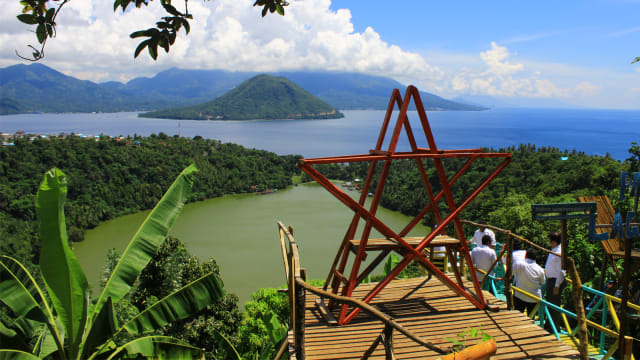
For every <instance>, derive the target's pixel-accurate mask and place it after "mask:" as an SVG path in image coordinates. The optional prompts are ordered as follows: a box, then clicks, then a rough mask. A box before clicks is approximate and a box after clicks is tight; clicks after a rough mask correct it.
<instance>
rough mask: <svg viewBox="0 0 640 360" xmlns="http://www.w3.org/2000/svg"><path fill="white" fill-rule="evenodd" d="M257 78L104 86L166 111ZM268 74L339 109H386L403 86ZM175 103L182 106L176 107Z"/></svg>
mask: <svg viewBox="0 0 640 360" xmlns="http://www.w3.org/2000/svg"><path fill="white" fill-rule="evenodd" d="M256 75H258V73H254V72H230V71H222V70H184V69H177V68H172V69H169V70H166V71H162V72H159V73H158V74H157V75H156V76H154V77H151V78H144V77H141V78H135V79H133V80H131V81H129V82H127V83H126V84H122V83H117V82H110V83H104V84H103V85H104V86H107V87H110V88H112V89H117V90H119V91H122V92H125V93H127V94H140V93H146V94H151V95H153V96H155V97H157V98H158V99H163V101H166V103H167V104H170V105H168V106H166V107H165V108H168V107H174V106H184V105H194V104H198V103H203V102H205V101H208V100H210V99H213V98H217V97H219V96H222V95H223V94H225V93H226V92H227V91H229V90H231V89H233V88H234V87H235V86H237V85H238V84H240V83H241V82H243V81H245V80H247V79H249V78H251V77H253V76H256ZM270 75H274V76H280V77H285V78H287V79H289V80H290V81H292V82H294V83H296V84H298V85H299V86H300V87H302V88H304V89H305V90H307V91H308V92H310V93H311V94H313V95H314V96H317V97H318V98H320V99H321V100H323V101H325V102H326V103H328V104H331V106H333V107H335V108H336V109H340V110H361V109H371V110H385V109H386V108H387V104H388V103H389V96H390V95H391V91H392V90H393V89H394V88H399V89H401V92H404V88H405V87H406V86H405V85H403V84H401V83H399V82H398V81H396V80H393V79H391V78H387V77H383V76H374V75H366V74H359V73H349V72H326V71H296V72H287V71H281V72H275V73H272V74H270ZM420 95H421V97H422V100H423V103H424V106H425V109H426V110H473V111H477V110H486V108H485V107H482V106H478V105H469V104H465V103H462V102H456V101H451V100H447V99H444V98H441V97H439V96H437V95H434V94H430V93H428V92H424V91H423V92H421V93H420ZM178 102H183V103H182V104H180V105H178V104H176V103H178Z"/></svg>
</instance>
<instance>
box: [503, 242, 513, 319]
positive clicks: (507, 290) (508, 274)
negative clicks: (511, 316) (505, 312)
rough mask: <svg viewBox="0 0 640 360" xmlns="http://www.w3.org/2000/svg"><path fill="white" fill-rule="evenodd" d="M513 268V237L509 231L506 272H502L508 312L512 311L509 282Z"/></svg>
mask: <svg viewBox="0 0 640 360" xmlns="http://www.w3.org/2000/svg"><path fill="white" fill-rule="evenodd" d="M512 266H513V236H511V231H509V233H508V234H507V270H506V271H505V272H504V293H505V296H506V297H507V307H508V308H509V310H513V297H512V296H511V295H512V294H511V281H512V277H513V274H512V270H511V267H512Z"/></svg>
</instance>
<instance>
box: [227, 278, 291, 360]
mask: <svg viewBox="0 0 640 360" xmlns="http://www.w3.org/2000/svg"><path fill="white" fill-rule="evenodd" d="M251 298H252V301H249V302H247V303H246V304H245V314H244V319H243V321H242V325H240V328H239V329H238V338H239V342H238V349H239V350H240V353H241V354H242V357H243V359H255V358H263V357H264V355H265V354H274V352H275V351H276V350H277V345H278V342H279V341H280V340H282V337H283V335H284V334H285V333H283V328H284V329H286V326H285V324H288V323H289V300H288V297H287V295H286V294H285V293H280V292H278V290H276V289H270V288H265V289H259V290H258V291H257V292H256V293H254V294H253V295H252V296H251ZM268 339H270V341H267V340H268Z"/></svg>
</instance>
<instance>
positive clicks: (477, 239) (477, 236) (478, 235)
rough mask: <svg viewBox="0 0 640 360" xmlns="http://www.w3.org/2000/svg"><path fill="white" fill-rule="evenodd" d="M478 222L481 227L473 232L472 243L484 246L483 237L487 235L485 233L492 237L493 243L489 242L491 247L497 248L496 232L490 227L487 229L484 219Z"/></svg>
mask: <svg viewBox="0 0 640 360" xmlns="http://www.w3.org/2000/svg"><path fill="white" fill-rule="evenodd" d="M478 224H479V225H480V227H479V228H478V229H477V230H476V232H474V233H473V237H472V238H471V240H470V241H469V242H470V243H475V244H476V246H478V247H480V246H482V237H483V236H485V235H489V236H490V237H491V244H489V246H490V247H491V248H495V247H496V234H494V233H493V231H491V230H490V229H487V228H486V227H485V226H484V225H486V223H485V222H484V220H480V221H479V222H478Z"/></svg>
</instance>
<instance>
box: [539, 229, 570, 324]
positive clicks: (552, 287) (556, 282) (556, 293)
mask: <svg viewBox="0 0 640 360" xmlns="http://www.w3.org/2000/svg"><path fill="white" fill-rule="evenodd" d="M548 238H549V245H550V246H551V251H552V252H554V253H556V254H562V247H561V246H560V243H561V239H562V237H561V236H560V233H558V232H557V231H554V232H551V233H549V235H548ZM544 272H545V275H546V276H547V285H546V293H545V297H544V299H545V300H547V301H548V302H550V303H552V304H554V305H557V306H560V304H561V300H562V289H563V288H564V285H565V283H564V278H565V271H564V270H562V258H561V257H560V256H557V255H552V254H549V256H548V257H547V263H546V264H545V266H544ZM550 313H551V318H552V319H553V322H554V324H556V326H560V324H562V318H561V315H560V313H559V312H557V311H553V310H551V311H550Z"/></svg>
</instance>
